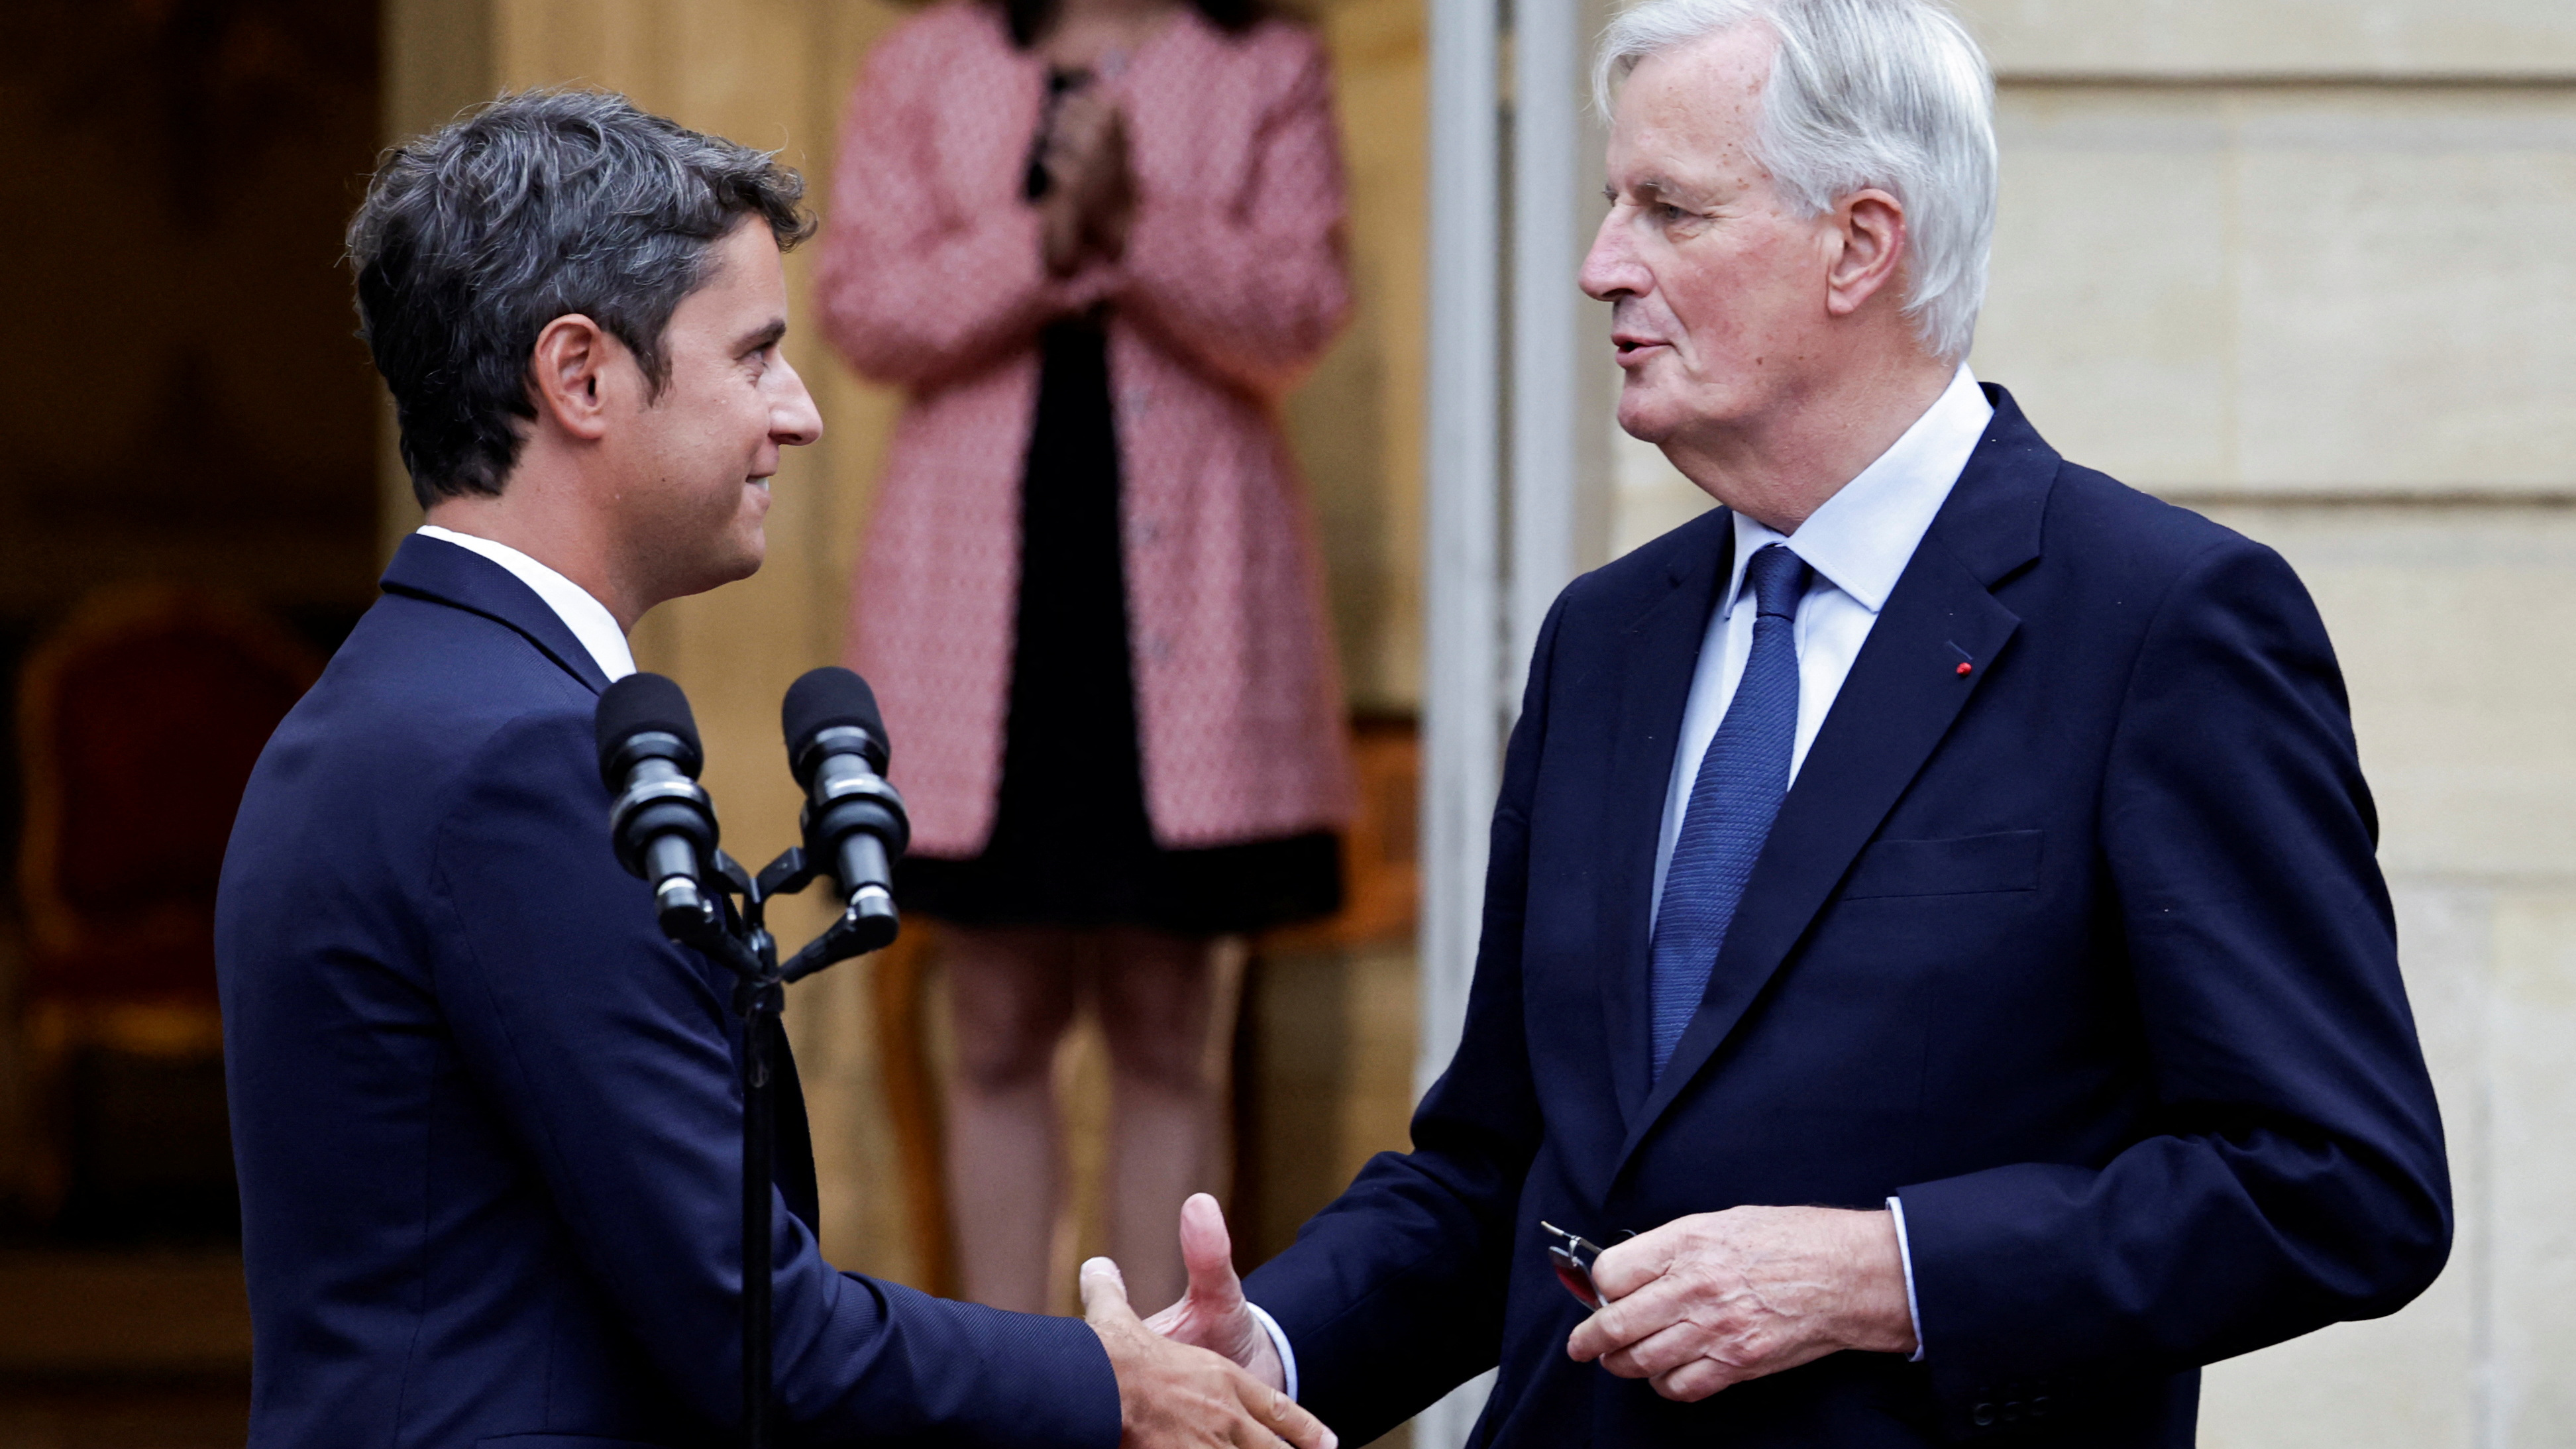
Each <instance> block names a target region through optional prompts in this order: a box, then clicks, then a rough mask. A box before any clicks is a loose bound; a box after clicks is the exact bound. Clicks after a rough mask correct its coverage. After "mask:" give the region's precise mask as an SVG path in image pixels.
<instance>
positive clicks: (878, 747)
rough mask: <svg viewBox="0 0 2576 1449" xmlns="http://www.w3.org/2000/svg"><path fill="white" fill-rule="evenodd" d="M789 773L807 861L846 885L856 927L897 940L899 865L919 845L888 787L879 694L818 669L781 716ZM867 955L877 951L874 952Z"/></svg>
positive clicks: (846, 675)
mask: <svg viewBox="0 0 2576 1449" xmlns="http://www.w3.org/2000/svg"><path fill="white" fill-rule="evenodd" d="M779 715H780V720H779V722H780V725H781V726H782V728H783V730H784V732H785V734H786V736H787V767H788V768H789V769H790V770H793V771H794V772H795V774H796V783H797V785H798V786H799V787H801V788H802V789H803V790H804V791H805V811H804V814H803V816H802V817H801V818H800V821H799V823H800V824H802V825H803V826H804V830H805V858H806V859H807V860H808V861H810V862H812V863H813V866H814V868H815V869H816V870H818V871H823V870H828V871H829V872H830V873H831V875H832V878H833V879H834V880H835V881H836V882H838V883H839V886H840V893H841V899H842V901H843V902H844V903H845V904H846V905H847V906H848V907H849V913H850V915H851V917H852V918H853V919H852V922H851V923H852V924H853V925H858V924H862V923H870V922H872V923H874V924H873V925H871V926H870V928H869V929H868V931H867V932H866V934H867V935H868V936H869V937H872V938H873V937H875V936H877V934H878V933H879V932H882V933H883V938H882V939H880V940H877V941H876V945H877V946H882V945H884V944H885V943H886V942H888V941H892V940H893V939H894V931H895V925H896V922H895V910H894V891H893V888H892V875H893V870H894V861H895V859H896V858H897V857H899V856H901V855H902V854H903V850H904V847H905V846H906V845H907V844H909V843H911V840H912V822H911V820H910V818H909V817H907V816H906V815H905V814H904V809H903V796H902V795H900V794H898V793H896V791H895V788H894V786H892V785H889V784H887V783H886V779H885V768H886V759H887V753H886V729H885V719H884V717H883V716H881V715H879V714H878V713H877V697H876V692H875V691H874V690H871V689H869V688H868V682H867V681H866V680H864V679H861V678H860V677H858V676H857V675H855V674H852V673H851V672H850V671H848V670H846V669H837V668H831V669H816V670H810V671H808V672H807V673H806V674H805V676H804V677H803V678H801V679H799V680H797V681H796V682H795V683H794V684H792V685H789V686H788V688H787V702H786V704H785V705H784V706H783V707H782V708H781V709H780V711H779ZM865 949H870V950H873V949H875V947H874V946H871V947H867V948H865Z"/></svg>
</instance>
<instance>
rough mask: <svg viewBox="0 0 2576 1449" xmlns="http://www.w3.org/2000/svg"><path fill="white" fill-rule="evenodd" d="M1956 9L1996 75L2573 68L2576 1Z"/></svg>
mask: <svg viewBox="0 0 2576 1449" xmlns="http://www.w3.org/2000/svg"><path fill="white" fill-rule="evenodd" d="M1958 9H1959V10H1960V12H1961V13H1962V15H1963V16H1964V18H1965V19H1966V20H1967V22H1968V24H1969V27H1970V28H1971V29H1972V30H1973V31H1975V32H1976V35H1977V37H1978V39H1980V40H1981V41H1983V42H1984V43H1985V45H1986V47H1987V50H1988V52H1989V54H1991V55H1992V57H1993V58H1994V62H1995V65H1996V68H1997V69H1999V70H2001V71H2003V72H2005V73H2006V74H2011V73H2014V72H2041V73H2049V74H2066V73H2082V74H2113V75H2150V76H2175V75H2179V76H2199V75H2213V74H2215V75H2247V74H2258V75H2259V74H2276V75H2317V74H2328V75H2333V74H2353V73H2364V74H2389V73H2394V74H2418V73H2425V72H2430V73H2435V74H2450V75H2513V76H2532V75H2559V76H2564V75H2568V74H2576V8H2571V7H2569V6H2566V5H2561V4H2554V3H2548V0H1958Z"/></svg>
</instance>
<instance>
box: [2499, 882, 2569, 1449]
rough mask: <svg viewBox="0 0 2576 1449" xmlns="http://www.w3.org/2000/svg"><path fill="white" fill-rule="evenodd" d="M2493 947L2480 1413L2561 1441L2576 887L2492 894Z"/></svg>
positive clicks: (2506, 1428)
mask: <svg viewBox="0 0 2576 1449" xmlns="http://www.w3.org/2000/svg"><path fill="white" fill-rule="evenodd" d="M2495 943H2496V944H2495V959H2496V1000H2495V1003H2494V1009H2493V1011H2492V1013H2491V1015H2490V1024H2489V1032H2490V1035H2491V1040H2492V1049H2491V1056H2490V1061H2489V1064H2488V1071H2489V1077H2488V1082H2489V1112H2490V1116H2491V1121H2492V1131H2493V1133H2494V1141H2495V1149H2494V1163H2493V1167H2492V1170H2491V1184H2492V1185H2491V1187H2490V1189H2489V1191H2488V1192H2487V1193H2486V1194H2484V1199H2485V1200H2484V1201H2483V1202H2481V1203H2479V1204H2478V1210H2479V1211H2480V1212H2481V1213H2482V1214H2483V1215H2484V1216H2485V1217H2486V1218H2487V1220H2488V1221H2489V1222H2490V1223H2491V1224H2492V1225H2493V1226H2492V1232H2493V1234H2494V1239H2495V1251H2494V1256H2493V1262H2492V1265H2491V1266H2489V1267H2488V1269H2487V1272H2486V1273H2485V1275H2484V1279H2485V1281H2484V1283H2483V1284H2482V1286H2483V1287H2485V1288H2486V1290H2487V1293H2488V1295H2489V1298H2490V1300H2491V1308H2490V1320H2489V1324H2488V1327H2487V1333H2488V1336H2489V1339H2490V1343H2491V1348H2490V1350H2489V1353H2490V1361H2489V1363H2488V1365H2487V1374H2488V1385H2489V1387H2488V1394H2489V1396H2490V1403H2489V1407H2488V1417H2489V1420H2490V1423H2491V1424H2492V1426H2493V1431H2494V1433H2495V1435H2496V1440H2497V1442H2500V1443H2510V1444H2516V1445H2522V1444H2531V1445H2539V1444H2562V1443H2565V1442H2567V1435H2568V1432H2569V1426H2570V1425H2571V1424H2576V1211H2571V1210H2570V1204H2571V1203H2576V1155H2571V1154H2570V1153H2569V1151H2568V1144H2569V1143H2570V1142H2571V1141H2576V1072H2571V1071H2570V1070H2568V1058H2569V1052H2568V1044H2569V1043H2570V1042H2571V1041H2576V889H2569V888H2566V887H2564V886H2562V887H2561V888H2559V889H2557V890H2554V891H2551V892H2547V893H2538V892H2535V893H2531V894H2529V895H2522V896H2515V897H2508V898H2506V899H2505V900H2503V901H2501V902H2500V903H2499V908H2498V909H2497V911H2496V920H2495Z"/></svg>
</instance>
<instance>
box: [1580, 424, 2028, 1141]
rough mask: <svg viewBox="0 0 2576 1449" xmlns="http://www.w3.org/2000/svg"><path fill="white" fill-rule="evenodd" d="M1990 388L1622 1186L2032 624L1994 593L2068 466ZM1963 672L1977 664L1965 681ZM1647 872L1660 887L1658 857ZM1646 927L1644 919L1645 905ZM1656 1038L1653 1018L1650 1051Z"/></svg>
mask: <svg viewBox="0 0 2576 1449" xmlns="http://www.w3.org/2000/svg"><path fill="white" fill-rule="evenodd" d="M1988 395H1989V397H1990V398H1991V399H1992V400H1993V401H1994V403H1995V417H1994V420H1993V421H1992V422H1991V423H1989V424H1988V425H1987V431H1986V436H1985V439H1984V441H1983V442H1981V443H1980V444H1979V445H1978V448H1977V451H1976V453H1975V454H1974V455H1973V456H1972V457H1971V458H1970V459H1969V461H1968V466H1967V468H1966V469H1965V470H1964V471H1963V472H1962V473H1961V474H1960V477H1959V482H1958V485H1957V486H1956V487H1955V488H1953V489H1952V490H1951V494H1950V498H1949V499H1948V501H1947V502H1945V503H1944V504H1943V505H1942V508H1941V512H1940V514H1939V515H1938V516H1937V517H1935V518H1934V520H1933V523H1932V527H1931V528H1930V529H1929V530H1927V531H1926V532H1925V534H1924V537H1923V541H1922V543H1921V544H1919V545H1918V546H1917V547H1916V548H1915V551H1914V557H1913V558H1912V560H1911V561H1909V562H1908V563H1907V564H1906V567H1905V572H1904V573H1903V574H1902V575H1901V576H1900V577H1899V578H1898V580H1897V584H1896V588H1895V589H1894V591H1892V592H1891V593H1890V594H1889V596H1888V600H1887V604H1886V607H1885V608H1883V609H1881V610H1880V612H1879V617H1878V621H1877V622H1876V623H1875V624H1873V625H1872V626H1871V628H1870V631H1869V640H1868V642H1867V643H1865V644H1863V645H1862V646H1861V652H1860V656H1859V657H1858V658H1857V659H1855V660H1853V661H1852V668H1851V673H1850V674H1849V675H1848V676H1846V677H1845V678H1844V680H1843V687H1842V689H1841V691H1840V692H1839V693H1838V694H1837V695H1836V696H1835V697H1834V704H1833V708H1832V709H1831V710H1829V711H1828V712H1827V713H1826V716H1825V722H1824V724H1823V726H1822V727H1821V728H1820V729H1819V730H1818V731H1817V734H1816V740H1815V743H1814V745H1812V746H1811V747H1810V748H1809V749H1808V752H1807V758H1806V762H1805V763H1804V764H1803V765H1802V766H1800V768H1799V771H1798V778H1797V780H1796V782H1795V783H1794V784H1793V785H1792V786H1791V787H1790V790H1789V795H1788V798H1787V799H1785V800H1783V801H1782V802H1781V805H1780V814H1779V818H1778V819H1777V820H1776V821H1775V822H1774V823H1773V825H1772V827H1771V836H1770V839H1769V840H1768V841H1766V842H1765V843H1764V845H1763V848H1762V855H1761V858H1760V859H1759V860H1757V861H1756V862H1755V863H1754V867H1753V876H1752V879H1751V880H1749V881H1748V882H1746V885H1745V891H1744V900H1743V903H1742V905H1741V906H1739V907H1738V908H1737V912H1736V916H1735V920H1734V923H1733V924H1732V925H1731V926H1730V927H1729V928H1728V930H1727V935H1726V944H1725V945H1724V946H1723V947H1722V948H1720V950H1719V952H1718V957H1717V966H1716V969H1715V970H1714V971H1712V972H1711V973H1710V975H1709V985H1708V994H1707V995H1706V996H1705V997H1703V998H1702V999H1701V1002H1700V1008H1699V1012H1698V1014H1697V1015H1695V1016H1694V1017H1692V1019H1691V1023H1690V1025H1689V1027H1688V1028H1686V1029H1685V1030H1684V1031H1683V1033H1682V1038H1681V1041H1680V1043H1679V1044H1678V1045H1676V1046H1675V1047H1674V1049H1673V1056H1672V1060H1671V1061H1669V1062H1667V1063H1666V1064H1665V1066H1664V1072H1663V1075H1662V1076H1661V1077H1659V1078H1657V1079H1656V1081H1655V1084H1654V1088H1653V1090H1652V1091H1651V1092H1649V1093H1647V1094H1646V1096H1645V1099H1644V1102H1643V1105H1642V1106H1641V1108H1640V1109H1639V1110H1637V1111H1635V1112H1632V1113H1630V1114H1629V1118H1628V1139H1627V1141H1626V1142H1625V1143H1624V1144H1622V1146H1621V1147H1620V1150H1619V1157H1618V1162H1617V1164H1616V1165H1615V1166H1614V1167H1613V1169H1612V1175H1613V1178H1614V1180H1615V1178H1616V1175H1617V1173H1618V1171H1619V1170H1621V1169H1623V1168H1624V1167H1625V1166H1626V1164H1627V1162H1628V1160H1629V1158H1630V1157H1631V1156H1632V1155H1633V1154H1634V1153H1635V1152H1636V1150H1637V1147H1638V1144H1639V1143H1641V1142H1643V1141H1644V1140H1645V1137H1646V1134H1647V1133H1649V1132H1651V1131H1652V1130H1653V1129H1654V1125H1655V1122H1656V1120H1657V1119H1658V1118H1660V1117H1661V1116H1662V1115H1663V1112H1664V1110H1665V1109H1666V1108H1667V1107H1669V1106H1670V1105H1671V1104H1672V1102H1673V1100H1674V1099H1675V1098H1677V1097H1679V1096H1680V1095H1681V1093H1682V1091H1683V1090H1684V1089H1685V1088H1687V1087H1688V1086H1689V1085H1690V1082H1691V1080H1692V1078H1694V1077H1695V1076H1697V1075H1698V1073H1699V1072H1700V1070H1701V1069H1702V1068H1703V1067H1705V1066H1706V1065H1707V1064H1708V1062H1709V1059H1710V1058H1711V1057H1712V1056H1714V1055H1715V1054H1716V1053H1717V1050H1718V1048H1719V1047H1720V1046H1722V1045H1724V1044H1725V1042H1726V1039H1727V1038H1728V1037H1729V1036H1730V1035H1732V1034H1733V1032H1734V1031H1735V1029H1736V1027H1737V1026H1738V1025H1739V1024H1740V1023H1741V1022H1742V1021H1743V1020H1744V1017H1745V1014H1746V1012H1748V1011H1749V1010H1750V1009H1751V1008H1752V1006H1753V1003H1754V1001H1755V1000H1756V998H1758V997H1759V996H1760V995H1761V994H1762V990H1763V988H1764V987H1766V986H1767V985H1769V984H1770V981H1771V978H1772V977H1773V976H1774V975H1775V974H1776V973H1778V971H1779V970H1780V968H1781V966H1782V965H1783V964H1784V963H1785V962H1786V961H1787V960H1788V958H1789V954H1790V952H1791V951H1792V950H1794V949H1795V948H1796V946H1797V944H1798V940H1799V938H1800V937H1801V936H1803V935H1804V934H1805V933H1806V930H1807V927H1808V925H1809V924H1810V923H1811V922H1813V921H1814V919H1815V917H1816V913H1817V912H1818V911H1819V910H1821V909H1822V908H1823V907H1824V904H1825V902H1826V901H1827V900H1828V899H1829V898H1830V897H1831V895H1832V893H1833V890H1834V888H1835V886H1836V885H1838V884H1839V883H1840V882H1841V880H1842V878H1843V874H1844V872H1845V871H1847V870H1849V869H1850V867H1851V863H1852V860H1853V858H1854V857H1855V856H1857V855H1858V854H1859V853H1860V849H1861V847H1862V846H1864V845H1866V844H1868V843H1869V840H1870V837H1871V836H1872V835H1873V834H1875V833H1876V832H1877V830H1878V827H1879V823H1880V822H1881V821H1882V820H1884V819H1886V817H1887V812H1888V811H1889V810H1890V809H1892V808H1894V806H1895V804H1896V801H1897V799H1898V797H1899V796H1901V795H1903V794H1904V792H1905V788H1906V786H1907V785H1909V784H1911V783H1912V782H1913V780H1914V777H1915V775H1916V774H1917V773H1918V772H1920V771H1921V769H1922V768H1923V763H1924V761H1925V760H1927V759H1929V758H1930V757H1931V755H1932V752H1933V750H1934V749H1935V748H1936V747H1937V746H1938V745H1939V744H1940V743H1941V739H1942V737H1943V736H1944V735H1946V734H1947V733H1948V732H1949V729H1950V725H1951V722H1952V721H1954V720H1956V719H1957V718H1958V716H1959V712H1960V711H1961V710H1962V709H1965V708H1966V707H1967V703H1968V701H1969V699H1970V698H1971V697H1973V696H1974V695H1975V693H1976V691H1977V689H1978V687H1979V686H1980V685H1982V684H1983V683H1984V682H1985V679H1986V677H1987V676H1988V675H1989V674H1990V673H1991V672H1992V665H1993V663H1994V661H1995V660H1996V658H1997V657H1998V656H2000V655H2001V654H2002V653H2003V652H2004V649H2005V647H2006V645H2007V644H2008V643H2009V641H2010V640H2011V638H2012V636H2013V634H2014V632H2015V631H2016V630H2017V629H2018V628H2019V627H2020V624H2021V620H2020V619H2019V617H2018V616H2016V615H2015V614H2014V613H2013V612H2012V611H2011V610H2009V609H2007V608H2005V607H2004V606H2003V605H2002V604H2000V603H1998V602H1996V601H1995V598H1994V596H1993V594H1992V593H1991V592H1990V590H1991V588H1992V586H1993V585H1994V584H1995V583H1996V582H1998V581H1999V580H2001V579H2002V578H2003V577H2005V576H2006V575H2008V574H2010V573H2012V572H2014V571H2016V570H2017V569H2019V568H2020V567H2021V566H2022V565H2024V564H2026V563H2028V562H2029V561H2030V560H2032V559H2034V558H2036V557H2038V553H2039V524H2040V518H2041V513H2042V510H2043V509H2044V507H2045V505H2046V501H2047V493H2048V484H2049V482H2050V480H2051V479H2053V478H2054V477H2055V476H2056V471H2057V462H2058V459H2057V455H2056V453H2055V452H2054V451H2052V450H2050V449H2049V448H2048V446H2047V444H2045V443H2043V442H2041V441H2040V440H2039V437H2038V435H2037V434H2036V433H2034V432H2032V431H2031V429H2030V425H2029V424H2028V423H2026V422H2024V421H2023V420H2022V417H2021V413H2020V410H2019V409H2018V408H2016V407H2014V406H2013V403H2012V399H2011V398H2010V396H2009V395H2007V394H2005V393H2004V392H2003V391H2002V390H2001V389H1999V388H1989V389H1988ZM1961 663H1967V664H1969V665H1971V668H1970V670H1969V672H1968V673H1966V674H1964V675H1962V674H1961V673H1959V665H1960V664H1961ZM1648 849H1649V851H1651V850H1652V843H1651V838H1650V840H1649V845H1648ZM1644 874H1645V875H1646V877H1647V878H1648V879H1649V880H1651V878H1652V875H1653V869H1652V863H1651V856H1650V857H1649V863H1648V865H1647V867H1646V869H1645V871H1644ZM1649 888H1650V889H1651V886H1650V887H1649ZM1637 918H1638V919H1639V920H1640V921H1642V911H1640V912H1639V913H1638V917H1637ZM1648 969H1649V968H1648V966H1647V964H1646V963H1645V959H1644V957H1643V956H1642V955H1641V956H1640V957H1639V958H1638V964H1637V965H1636V967H1635V969H1634V970H1633V971H1631V972H1629V973H1628V974H1629V975H1630V976H1631V977H1632V978H1633V984H1632V986H1631V987H1630V990H1631V992H1632V993H1642V992H1643V991H1644V990H1645V981H1646V979H1647V977H1646V973H1647V970H1648ZM1643 1032H1644V1026H1643V1020H1642V1017H1640V1018H1638V1022H1637V1033H1638V1041H1639V1043H1640V1045H1642V1043H1643V1040H1644V1038H1643ZM1637 1049H1638V1048H1634V1047H1632V1048H1631V1049H1630V1053H1631V1054H1632V1055H1633V1054H1634V1052H1635V1051H1636V1050H1637ZM1614 1060H1615V1058H1614ZM1641 1080H1642V1079H1641Z"/></svg>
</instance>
